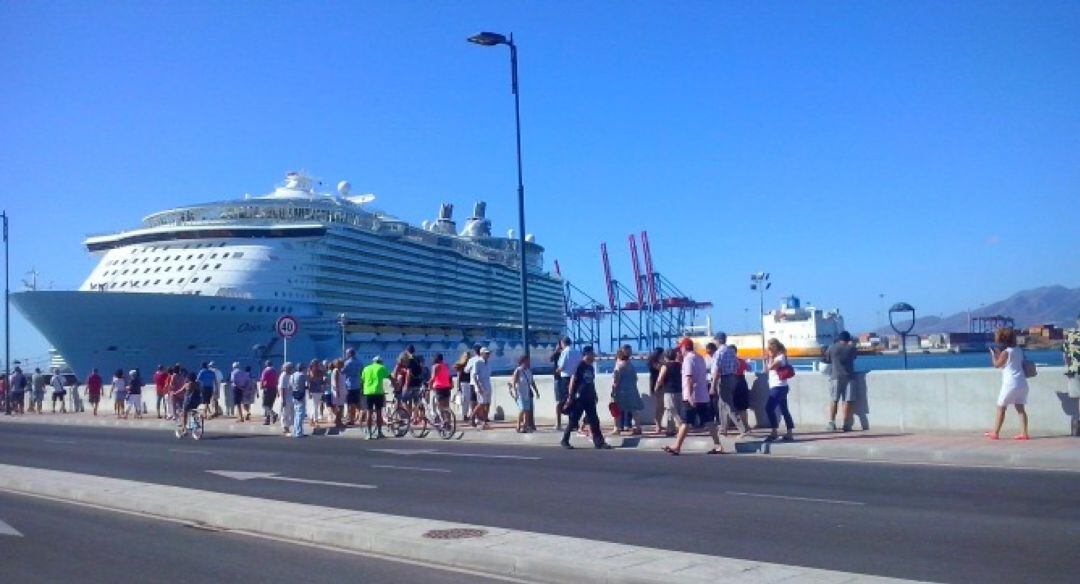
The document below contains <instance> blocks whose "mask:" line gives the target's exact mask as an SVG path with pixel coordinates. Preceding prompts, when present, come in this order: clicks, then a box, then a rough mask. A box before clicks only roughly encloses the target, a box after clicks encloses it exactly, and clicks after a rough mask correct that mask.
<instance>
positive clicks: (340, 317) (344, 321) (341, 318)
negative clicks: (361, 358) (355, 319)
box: [338, 312, 349, 359]
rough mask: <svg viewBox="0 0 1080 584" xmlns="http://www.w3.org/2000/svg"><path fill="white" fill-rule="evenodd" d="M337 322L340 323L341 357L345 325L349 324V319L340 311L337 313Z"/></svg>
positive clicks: (342, 356) (343, 349)
mask: <svg viewBox="0 0 1080 584" xmlns="http://www.w3.org/2000/svg"><path fill="white" fill-rule="evenodd" d="M338 324H340V325H341V358H342V359H344V358H345V325H347V324H349V319H348V317H347V316H345V313H344V312H342V313H341V314H339V315H338Z"/></svg>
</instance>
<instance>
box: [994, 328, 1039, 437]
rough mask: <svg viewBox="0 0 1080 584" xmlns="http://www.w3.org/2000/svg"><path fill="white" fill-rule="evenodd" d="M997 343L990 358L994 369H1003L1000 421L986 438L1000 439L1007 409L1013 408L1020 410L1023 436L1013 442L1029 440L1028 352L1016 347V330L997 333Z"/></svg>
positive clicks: (1009, 329) (998, 408) (1006, 329)
mask: <svg viewBox="0 0 1080 584" xmlns="http://www.w3.org/2000/svg"><path fill="white" fill-rule="evenodd" d="M994 343H995V344H996V345H997V346H996V347H993V348H991V349H990V357H991V360H992V362H993V364H994V367H996V368H998V369H1001V392H1000V393H999V394H998V400H997V419H996V420H995V421H994V429H993V430H992V431H990V432H987V433H986V437H987V438H989V439H991V440H997V439H998V434H999V433H1000V432H1001V425H1002V424H1004V423H1005V410H1007V409H1009V406H1013V407H1014V408H1016V413H1017V414H1019V416H1020V433H1019V434H1017V435H1016V436H1013V440H1029V439H1030V436H1028V415H1027V409H1026V408H1025V407H1024V406H1025V405H1026V404H1027V397H1028V382H1027V376H1026V375H1025V373H1024V350H1023V349H1021V348H1020V347H1017V346H1016V331H1015V330H1013V329H1012V328H1000V329H998V330H997V332H996V333H994Z"/></svg>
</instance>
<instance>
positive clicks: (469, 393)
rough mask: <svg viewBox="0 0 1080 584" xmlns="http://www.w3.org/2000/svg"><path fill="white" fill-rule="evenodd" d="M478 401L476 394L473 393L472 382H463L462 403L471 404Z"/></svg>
mask: <svg viewBox="0 0 1080 584" xmlns="http://www.w3.org/2000/svg"><path fill="white" fill-rule="evenodd" d="M474 401H476V396H475V395H473V389H472V384H471V383H462V384H461V403H463V404H471V403H472V402H474Z"/></svg>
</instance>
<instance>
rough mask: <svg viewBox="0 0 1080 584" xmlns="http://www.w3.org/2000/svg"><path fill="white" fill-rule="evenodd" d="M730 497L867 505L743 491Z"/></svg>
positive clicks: (729, 492)
mask: <svg viewBox="0 0 1080 584" xmlns="http://www.w3.org/2000/svg"><path fill="white" fill-rule="evenodd" d="M727 494H728V495H738V496H740V497H764V498H766V499H786V500H788V501H807V502H810V503H831V504H833V505H855V506H858V507H861V506H863V505H866V503H861V502H859V501H841V500H839V499H814V498H812V497H789V496H787V495H768V494H765V493H743V492H741V491H727Z"/></svg>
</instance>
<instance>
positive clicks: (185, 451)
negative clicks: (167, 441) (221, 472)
mask: <svg viewBox="0 0 1080 584" xmlns="http://www.w3.org/2000/svg"><path fill="white" fill-rule="evenodd" d="M169 452H179V453H180V454H206V455H210V454H213V452H210V451H209V450H195V449H193V448H170V449H169Z"/></svg>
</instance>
